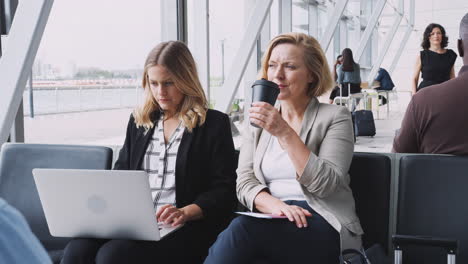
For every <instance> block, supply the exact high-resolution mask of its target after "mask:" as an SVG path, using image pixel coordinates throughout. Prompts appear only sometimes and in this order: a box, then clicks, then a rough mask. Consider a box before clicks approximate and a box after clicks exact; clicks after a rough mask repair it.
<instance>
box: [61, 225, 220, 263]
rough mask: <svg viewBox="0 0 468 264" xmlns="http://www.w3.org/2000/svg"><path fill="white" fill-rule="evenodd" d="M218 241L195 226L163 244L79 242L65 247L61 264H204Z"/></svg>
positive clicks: (164, 240)
mask: <svg viewBox="0 0 468 264" xmlns="http://www.w3.org/2000/svg"><path fill="white" fill-rule="evenodd" d="M215 239H216V236H215V235H210V234H207V232H206V229H205V228H201V227H200V225H197V224H193V223H187V224H186V225H185V226H183V227H182V228H181V229H179V230H177V231H175V232H174V233H172V234H169V235H168V236H167V237H164V238H163V239H162V240H160V241H136V240H117V239H114V240H104V239H90V238H76V239H73V240H72V241H70V242H69V243H68V245H67V246H66V248H65V252H64V257H63V259H62V262H61V263H63V264H71V263H83V264H84V263H98V264H101V263H113V264H120V263H144V264H145V263H158V264H159V263H203V260H204V259H205V257H206V255H207V254H208V248H209V247H210V245H211V244H212V242H214V240H215Z"/></svg>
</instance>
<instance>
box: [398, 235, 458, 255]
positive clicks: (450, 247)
mask: <svg viewBox="0 0 468 264" xmlns="http://www.w3.org/2000/svg"><path fill="white" fill-rule="evenodd" d="M392 243H393V247H394V248H395V249H400V248H401V247H404V246H408V245H419V246H430V247H439V248H445V249H446V250H447V252H449V253H451V254H454V253H456V252H457V250H458V241H457V240H453V239H446V238H439V237H431V236H409V235H398V234H395V235H392Z"/></svg>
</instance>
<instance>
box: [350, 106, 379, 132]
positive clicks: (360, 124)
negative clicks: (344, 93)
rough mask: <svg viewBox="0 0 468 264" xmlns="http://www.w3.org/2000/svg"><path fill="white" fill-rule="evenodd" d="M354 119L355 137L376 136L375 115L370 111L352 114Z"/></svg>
mask: <svg viewBox="0 0 468 264" xmlns="http://www.w3.org/2000/svg"><path fill="white" fill-rule="evenodd" d="M352 115H353V117H354V135H355V136H356V137H359V136H370V137H373V136H375V123H374V115H373V114H372V111H369V110H359V111H354V112H353V113H352Z"/></svg>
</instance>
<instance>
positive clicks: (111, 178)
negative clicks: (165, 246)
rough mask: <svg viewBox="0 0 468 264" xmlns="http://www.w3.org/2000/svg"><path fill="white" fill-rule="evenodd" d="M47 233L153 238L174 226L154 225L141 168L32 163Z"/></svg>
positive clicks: (143, 173)
mask: <svg viewBox="0 0 468 264" xmlns="http://www.w3.org/2000/svg"><path fill="white" fill-rule="evenodd" d="M33 175H34V180H35V182H36V187H37V190H38V192H39V198H40V200H41V203H42V207H43V209H44V214H45V217H46V220H47V225H48V226H49V231H50V234H51V235H52V236H56V237H85V238H106V239H132V240H151V241H158V240H160V239H161V238H163V237H164V236H166V235H167V234H169V233H171V232H173V231H175V230H176V229H178V228H179V227H180V226H177V227H172V226H170V225H158V223H157V220H156V212H155V209H154V207H153V200H152V197H151V191H150V186H149V182H148V174H147V173H146V172H144V171H118V170H75V169H33Z"/></svg>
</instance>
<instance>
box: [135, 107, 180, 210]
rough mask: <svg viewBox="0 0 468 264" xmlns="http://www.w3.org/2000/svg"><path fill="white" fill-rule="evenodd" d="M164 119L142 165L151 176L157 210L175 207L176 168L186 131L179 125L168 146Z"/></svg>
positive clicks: (159, 123) (156, 129) (151, 141)
mask: <svg viewBox="0 0 468 264" xmlns="http://www.w3.org/2000/svg"><path fill="white" fill-rule="evenodd" d="M163 119H164V116H163V115H161V117H160V119H159V121H158V123H157V125H156V128H155V130H154V134H153V137H152V138H151V140H150V142H149V144H148V147H147V149H146V153H145V157H144V159H143V163H142V166H143V170H144V171H146V172H147V173H148V175H149V183H150V187H151V193H152V196H153V203H154V207H155V209H156V210H157V209H158V208H159V207H161V206H163V205H165V204H172V205H175V202H176V193H175V188H176V179H175V166H176V160H177V152H178V150H179V145H180V141H181V140H182V135H183V133H184V130H185V129H184V127H183V126H182V123H179V126H178V127H177V128H176V130H175V131H174V133H173V134H172V136H171V138H170V139H169V142H168V143H167V144H166V143H165V142H164V132H163V131H164V122H163Z"/></svg>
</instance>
